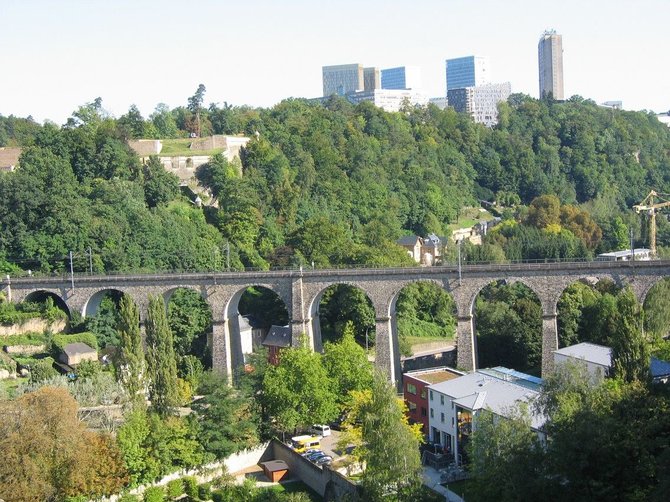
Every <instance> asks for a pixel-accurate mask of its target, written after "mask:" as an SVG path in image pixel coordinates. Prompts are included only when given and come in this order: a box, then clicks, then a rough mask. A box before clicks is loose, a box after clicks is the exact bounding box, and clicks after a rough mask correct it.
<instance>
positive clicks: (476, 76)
mask: <svg viewBox="0 0 670 502" xmlns="http://www.w3.org/2000/svg"><path fill="white" fill-rule="evenodd" d="M446 66H447V91H449V90H450V89H460V88H463V87H474V86H477V85H484V84H488V83H489V82H490V81H491V79H490V75H489V73H490V70H489V62H488V59H486V58H485V57H481V56H465V57H462V58H455V59H447V61H446Z"/></svg>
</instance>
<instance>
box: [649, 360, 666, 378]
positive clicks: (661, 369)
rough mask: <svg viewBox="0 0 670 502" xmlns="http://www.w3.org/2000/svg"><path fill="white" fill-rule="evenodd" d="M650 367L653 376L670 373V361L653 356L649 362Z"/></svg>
mask: <svg viewBox="0 0 670 502" xmlns="http://www.w3.org/2000/svg"><path fill="white" fill-rule="evenodd" d="M649 369H650V370H651V377H652V378H658V377H663V376H667V375H670V362H668V361H661V360H660V359H656V358H655V357H652V358H651V360H650V362H649Z"/></svg>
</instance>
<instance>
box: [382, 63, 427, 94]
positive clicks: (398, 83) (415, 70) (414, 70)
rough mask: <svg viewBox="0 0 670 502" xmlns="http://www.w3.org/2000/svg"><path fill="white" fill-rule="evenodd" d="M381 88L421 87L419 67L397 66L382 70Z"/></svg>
mask: <svg viewBox="0 0 670 502" xmlns="http://www.w3.org/2000/svg"><path fill="white" fill-rule="evenodd" d="M382 89H398V90H399V89H421V68H419V67H418V66H398V67H397V68H386V69H385V70H382Z"/></svg>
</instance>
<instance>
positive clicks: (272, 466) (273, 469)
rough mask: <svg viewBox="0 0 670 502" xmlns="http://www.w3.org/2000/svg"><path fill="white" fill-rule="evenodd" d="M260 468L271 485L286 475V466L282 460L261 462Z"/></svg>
mask: <svg viewBox="0 0 670 502" xmlns="http://www.w3.org/2000/svg"><path fill="white" fill-rule="evenodd" d="M261 466H262V467H263V473H264V474H265V476H266V477H267V478H268V479H269V480H270V481H272V482H273V483H277V482H279V481H281V480H282V479H283V478H284V476H286V475H287V474H288V465H286V462H284V461H283V460H269V461H268V462H261Z"/></svg>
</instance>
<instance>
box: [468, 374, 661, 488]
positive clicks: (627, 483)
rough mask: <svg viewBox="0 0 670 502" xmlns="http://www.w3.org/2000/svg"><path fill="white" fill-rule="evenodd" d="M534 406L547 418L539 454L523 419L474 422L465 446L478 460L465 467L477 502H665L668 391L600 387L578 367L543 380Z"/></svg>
mask: <svg viewBox="0 0 670 502" xmlns="http://www.w3.org/2000/svg"><path fill="white" fill-rule="evenodd" d="M536 406H537V409H538V410H539V412H540V413H541V414H542V416H543V417H545V418H546V419H547V423H546V425H545V432H546V433H547V435H548V438H549V439H548V441H547V442H546V444H545V445H544V447H543V448H538V442H537V438H536V437H535V435H534V433H533V432H530V430H529V428H528V424H527V422H524V420H523V416H522V415H519V416H516V417H513V420H512V421H508V420H492V417H491V416H490V415H487V414H484V415H483V416H480V417H478V418H477V420H478V422H477V425H478V429H477V430H476V431H475V432H474V434H473V436H472V440H471V443H470V444H471V445H472V446H473V448H472V449H471V452H472V453H473V455H474V454H477V455H478V457H479V458H478V459H477V460H476V461H473V464H472V466H471V468H472V472H473V474H474V475H475V476H476V483H475V485H476V486H477V493H476V494H475V495H477V497H476V498H474V499H475V500H493V499H495V500H537V499H545V498H547V499H551V500H566V501H567V500H652V501H655V500H658V501H660V500H665V498H667V492H666V490H667V486H668V483H669V478H670V476H668V472H667V468H666V465H667V459H668V455H669V453H668V452H669V451H670V450H669V446H668V436H669V433H670V421H669V419H668V417H670V414H669V413H668V411H669V410H670V399H669V398H668V393H667V390H666V389H664V388H662V387H654V386H652V387H646V386H644V385H643V384H641V383H640V382H633V383H625V382H623V381H621V380H605V381H604V382H602V383H599V382H596V381H594V380H593V379H592V378H590V377H589V374H588V372H587V370H586V368H585V366H584V365H581V366H580V365H577V366H570V365H566V366H561V368H560V370H559V371H557V372H555V373H554V374H553V375H552V376H551V377H550V378H549V379H548V380H546V382H545V385H544V388H543V390H542V392H541V394H540V398H539V399H538V401H537V402H536ZM480 418H481V420H480ZM480 425H481V428H479V426H480Z"/></svg>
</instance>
